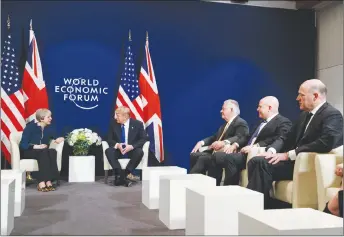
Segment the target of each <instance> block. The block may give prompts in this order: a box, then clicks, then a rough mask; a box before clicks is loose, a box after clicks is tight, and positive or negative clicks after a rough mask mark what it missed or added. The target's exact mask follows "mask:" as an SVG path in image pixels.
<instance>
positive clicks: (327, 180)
mask: <svg viewBox="0 0 344 237" xmlns="http://www.w3.org/2000/svg"><path fill="white" fill-rule="evenodd" d="M341 148H342V149H341V151H339V150H338V153H336V154H318V155H317V156H316V157H315V172H316V178H317V179H316V180H317V191H318V210H319V211H323V210H324V208H325V206H326V203H327V202H328V201H330V200H331V199H332V198H333V197H334V196H335V195H336V194H337V193H338V191H339V190H340V185H341V181H342V178H340V177H338V176H336V175H335V173H334V171H335V170H336V165H338V164H341V163H343V147H341ZM340 153H341V154H340Z"/></svg>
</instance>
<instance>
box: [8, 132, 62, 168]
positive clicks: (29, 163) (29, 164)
mask: <svg viewBox="0 0 344 237" xmlns="http://www.w3.org/2000/svg"><path fill="white" fill-rule="evenodd" d="M22 134H23V132H12V133H11V134H10V143H11V166H12V169H14V170H15V169H18V170H25V171H26V172H33V171H38V163H37V160H35V159H23V160H21V159H20V151H19V143H20V140H21V137H22ZM63 145H64V142H61V143H59V144H56V143H54V142H51V143H50V146H49V148H53V149H56V151H57V160H56V161H57V168H58V170H59V171H61V162H62V149H63Z"/></svg>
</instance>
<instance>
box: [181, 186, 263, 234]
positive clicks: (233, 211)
mask: <svg viewBox="0 0 344 237" xmlns="http://www.w3.org/2000/svg"><path fill="white" fill-rule="evenodd" d="M263 208H264V197H263V194H262V193H259V192H256V191H252V190H250V189H247V188H243V187H240V186H219V187H209V186H208V187H206V186H203V187H187V188H186V228H185V235H238V232H239V231H238V211H239V210H249V211H252V212H255V211H258V210H263Z"/></svg>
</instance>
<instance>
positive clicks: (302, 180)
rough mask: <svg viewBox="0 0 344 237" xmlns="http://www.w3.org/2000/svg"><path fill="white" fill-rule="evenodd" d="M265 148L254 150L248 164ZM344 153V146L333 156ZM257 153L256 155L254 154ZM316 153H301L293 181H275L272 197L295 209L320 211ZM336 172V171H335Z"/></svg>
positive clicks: (334, 151)
mask: <svg viewBox="0 0 344 237" xmlns="http://www.w3.org/2000/svg"><path fill="white" fill-rule="evenodd" d="M263 150H264V148H263V147H260V148H259V149H254V150H253V151H252V154H251V156H250V157H249V158H248V159H247V162H248V161H249V160H250V159H251V158H252V157H254V156H257V155H259V153H260V152H262V151H263ZM340 151H341V152H343V146H341V147H338V148H336V149H334V150H332V151H331V152H330V153H331V154H337V153H338V152H340ZM254 153H256V154H254ZM316 155H318V154H317V153H314V152H302V153H299V154H298V156H297V158H296V161H295V165H294V174H293V180H284V181H275V182H273V188H272V190H271V192H270V195H271V197H273V198H275V199H277V200H280V201H284V202H287V203H290V204H292V207H293V208H307V207H308V208H313V209H318V191H317V181H316V179H317V178H316V173H315V157H316ZM333 172H334V170H333Z"/></svg>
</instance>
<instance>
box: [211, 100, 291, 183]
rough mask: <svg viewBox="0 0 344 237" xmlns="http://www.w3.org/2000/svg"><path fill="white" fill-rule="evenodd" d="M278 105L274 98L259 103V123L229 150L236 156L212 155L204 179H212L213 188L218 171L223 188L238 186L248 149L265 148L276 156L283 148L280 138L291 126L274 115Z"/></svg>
mask: <svg viewBox="0 0 344 237" xmlns="http://www.w3.org/2000/svg"><path fill="white" fill-rule="evenodd" d="M278 107H279V102H278V99H277V98H276V97H274V96H266V97H264V98H262V99H261V100H260V101H259V104H258V108H257V111H258V115H259V117H260V118H261V119H262V121H260V123H259V124H258V125H257V126H256V127H255V128H254V129H253V133H252V134H250V136H245V137H242V138H241V139H239V140H238V141H237V142H235V143H233V144H232V146H233V150H239V148H241V150H240V152H238V153H229V154H228V153H226V152H216V153H214V154H213V157H212V161H213V163H212V165H211V167H210V168H209V172H208V175H209V176H211V177H214V178H216V182H217V185H220V182H221V179H222V169H223V168H224V169H225V179H224V185H238V184H239V179H240V171H241V170H243V169H246V159H247V154H248V153H249V152H250V150H251V149H252V147H269V148H268V150H269V151H271V152H272V153H276V152H279V151H280V150H281V148H282V146H283V141H282V140H281V139H280V137H283V136H285V135H286V134H287V133H288V132H289V130H290V128H291V126H292V123H291V121H290V120H289V119H287V118H286V117H283V116H282V115H280V114H279V113H278Z"/></svg>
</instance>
